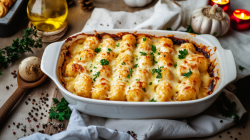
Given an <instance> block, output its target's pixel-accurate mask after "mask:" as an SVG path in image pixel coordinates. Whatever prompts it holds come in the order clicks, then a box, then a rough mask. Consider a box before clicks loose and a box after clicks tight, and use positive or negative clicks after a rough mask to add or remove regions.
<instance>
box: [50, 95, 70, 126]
mask: <svg viewBox="0 0 250 140" xmlns="http://www.w3.org/2000/svg"><path fill="white" fill-rule="evenodd" d="M53 102H54V104H56V107H51V110H50V116H49V118H50V119H52V118H54V119H57V120H59V121H63V120H64V119H66V120H69V118H70V115H71V110H70V109H69V107H68V104H69V103H68V102H67V101H66V100H65V98H64V97H63V98H62V99H61V102H60V101H58V100H57V99H56V98H53Z"/></svg>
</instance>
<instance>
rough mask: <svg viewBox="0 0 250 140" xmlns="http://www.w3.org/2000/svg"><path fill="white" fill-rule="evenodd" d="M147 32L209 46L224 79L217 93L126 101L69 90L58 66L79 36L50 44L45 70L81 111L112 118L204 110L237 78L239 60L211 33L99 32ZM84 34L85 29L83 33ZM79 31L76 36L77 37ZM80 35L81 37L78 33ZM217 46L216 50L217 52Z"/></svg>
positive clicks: (172, 115) (166, 115)
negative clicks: (63, 51)
mask: <svg viewBox="0 0 250 140" xmlns="http://www.w3.org/2000/svg"><path fill="white" fill-rule="evenodd" d="M135 31H137V33H145V34H151V35H155V36H166V35H174V36H175V37H177V38H183V39H190V40H191V41H194V42H196V43H197V44H203V45H206V46H209V48H210V49H212V52H211V53H214V55H213V56H212V57H211V58H210V59H212V60H213V59H215V58H217V63H218V65H217V66H216V68H215V69H219V77H220V80H219V82H218V83H217V86H216V88H215V90H214V92H213V93H212V94H211V95H209V96H207V97H205V98H202V99H197V100H191V101H182V102H122V101H107V100H95V99H88V98H84V97H80V96H77V95H74V94H72V93H70V92H69V91H67V90H66V89H65V88H64V87H63V86H62V85H61V83H60V81H59V80H58V77H59V76H60V72H59V69H58V67H59V66H60V65H61V64H62V60H63V58H62V56H61V55H60V51H61V49H62V48H64V47H65V46H67V45H68V44H70V43H71V42H73V41H75V40H76V39H77V38H73V40H71V41H68V42H66V43H65V40H64V41H61V42H55V43H52V44H50V45H49V46H47V48H46V49H45V51H44V53H43V57H42V64H41V69H42V71H43V72H44V73H45V74H46V75H48V76H49V77H50V78H51V79H52V80H53V81H54V82H55V84H56V85H57V86H58V88H59V90H60V91H61V93H62V95H63V96H64V97H65V99H66V100H67V101H68V102H69V103H70V104H72V105H73V106H74V107H75V108H76V109H77V110H79V111H81V112H84V113H86V114H90V115H95V116H101V117H108V118H126V119H128V118H134V119H135V118H137V119H138V118H169V119H170V118H184V117H189V116H193V115H196V114H199V113H201V112H202V111H204V110H205V109H207V108H208V107H209V106H210V105H211V104H212V103H213V102H214V101H215V100H216V98H217V97H218V96H219V95H220V92H221V90H222V89H223V88H224V87H225V86H226V85H227V84H229V83H230V82H232V81H233V80H234V79H235V78H236V66H235V61H234V58H233V55H232V52H231V51H230V50H224V49H223V48H222V47H221V45H220V43H219V41H218V40H217V39H216V38H215V37H214V36H211V35H192V34H189V33H185V32H177V31H162V30H127V29H126V30H125V29H122V30H97V32H98V33H102V32H106V33H111V34H116V33H118V32H130V33H134V32H135ZM80 33H81V32H80ZM80 33H77V34H75V35H73V36H76V35H78V34H80ZM84 33H86V34H94V31H86V32H84ZM78 37H79V36H78ZM214 47H216V48H217V49H216V51H215V52H214V49H213V48H214Z"/></svg>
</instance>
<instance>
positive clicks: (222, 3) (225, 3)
mask: <svg viewBox="0 0 250 140" xmlns="http://www.w3.org/2000/svg"><path fill="white" fill-rule="evenodd" d="M214 4H217V5H218V6H219V7H221V8H222V9H223V10H224V11H225V12H227V11H228V10H229V7H230V0H211V1H210V5H212V6H213V5H214Z"/></svg>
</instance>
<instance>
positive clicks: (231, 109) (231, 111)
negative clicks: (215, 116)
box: [217, 92, 240, 123]
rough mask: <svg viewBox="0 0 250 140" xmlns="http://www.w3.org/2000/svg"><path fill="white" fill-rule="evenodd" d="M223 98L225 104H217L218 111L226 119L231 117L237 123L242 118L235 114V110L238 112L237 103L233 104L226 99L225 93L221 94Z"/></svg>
mask: <svg viewBox="0 0 250 140" xmlns="http://www.w3.org/2000/svg"><path fill="white" fill-rule="evenodd" d="M221 96H222V101H223V103H221V102H220V103H218V104H217V108H218V111H219V112H220V113H221V114H222V116H224V117H230V118H232V117H233V122H234V123H237V122H238V121H239V119H240V117H239V116H238V115H237V114H236V112H235V110H236V103H235V102H231V101H230V100H229V99H228V98H227V97H226V95H225V92H223V93H221ZM223 104H224V105H223ZM224 106H225V107H226V108H225V107H224Z"/></svg>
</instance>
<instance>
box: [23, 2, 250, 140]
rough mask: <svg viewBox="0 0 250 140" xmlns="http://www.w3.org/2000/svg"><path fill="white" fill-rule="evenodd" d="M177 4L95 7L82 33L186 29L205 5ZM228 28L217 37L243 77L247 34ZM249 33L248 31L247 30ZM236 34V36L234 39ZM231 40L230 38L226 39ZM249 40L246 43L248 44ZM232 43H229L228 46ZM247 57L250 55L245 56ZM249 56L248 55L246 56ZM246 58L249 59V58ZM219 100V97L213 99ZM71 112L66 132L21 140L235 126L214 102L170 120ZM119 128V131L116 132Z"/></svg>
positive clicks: (187, 132)
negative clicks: (133, 8)
mask: <svg viewBox="0 0 250 140" xmlns="http://www.w3.org/2000/svg"><path fill="white" fill-rule="evenodd" d="M179 3H180V4H181V5H182V6H181V8H180V7H178V6H177V5H176V4H174V3H172V2H171V1H169V0H165V1H159V2H158V3H157V4H156V5H155V6H154V7H152V8H149V9H146V10H142V11H138V12H134V13H128V12H123V11H120V12H111V11H108V10H106V9H102V8H95V9H94V11H93V13H92V16H91V18H90V19H89V20H88V21H87V23H86V25H85V27H84V28H83V30H82V31H83V32H84V31H86V30H94V29H95V30H96V29H97V30H98V29H154V30H161V29H166V27H171V28H172V30H179V31H185V30H186V29H185V27H186V25H187V24H189V23H190V18H189V17H191V13H192V11H193V10H194V9H196V8H198V7H200V6H204V5H206V4H207V1H206V0H188V1H181V2H179ZM235 32H236V31H234V30H232V29H230V31H229V33H228V35H226V36H224V37H220V38H219V40H220V42H221V44H222V46H225V48H227V49H231V50H232V51H233V54H234V57H235V59H236V64H237V65H242V66H244V67H245V68H246V69H245V70H244V71H243V72H241V71H238V76H237V78H238V79H239V78H242V77H244V76H246V75H249V73H250V64H249V63H248V62H247V61H246V60H244V59H242V58H241V57H240V55H238V53H235V51H236V50H237V51H238V49H237V48H236V47H237V45H239V44H240V49H241V50H240V54H241V55H242V53H243V52H246V51H247V52H249V49H250V47H249V48H246V47H247V46H249V45H248V44H250V43H248V41H247V35H246V33H242V32H236V33H235ZM247 34H250V33H247ZM235 37H236V38H235ZM228 39H230V41H228ZM247 43H248V44H247ZM231 44H232V45H231ZM246 57H247V58H249V57H250V55H249V56H246ZM249 59H250V58H249ZM249 59H248V60H249ZM223 92H225V96H226V97H227V98H228V99H229V100H230V101H231V102H235V103H236V104H237V106H236V114H237V115H238V116H239V119H240V118H241V117H242V115H243V114H244V113H246V110H245V109H244V107H243V106H242V104H241V103H240V101H239V100H238V99H237V97H236V96H235V95H234V94H233V93H231V92H229V91H227V90H225V89H224V90H223ZM216 102H221V97H220V98H218V99H217V100H216ZM69 107H70V108H71V110H72V115H71V118H70V121H69V125H68V127H67V130H66V131H63V132H60V133H59V134H54V135H53V136H49V135H46V134H40V133H35V134H33V135H30V136H28V137H25V138H22V139H21V140H33V139H38V140H42V139H47V140H59V139H63V140H67V139H70V140H80V139H91V140H99V139H109V140H130V139H133V138H132V137H131V136H130V135H128V134H127V133H126V132H127V131H134V132H135V133H136V134H137V139H138V140H147V139H174V138H190V137H205V136H211V135H213V134H216V133H218V132H220V131H222V130H225V129H227V128H229V127H230V126H232V125H234V123H233V118H228V117H223V116H222V115H221V114H220V113H219V112H218V111H217V107H216V104H213V105H212V106H211V107H210V108H208V109H207V110H206V111H204V112H203V113H201V114H198V115H196V116H193V117H189V118H184V119H178V120H170V119H141V120H138V119H136V120H133V119H129V120H126V119H109V118H102V117H95V116H91V115H87V114H84V113H79V112H78V111H77V110H76V109H75V108H74V107H73V106H72V105H69ZM116 130H118V131H116Z"/></svg>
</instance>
